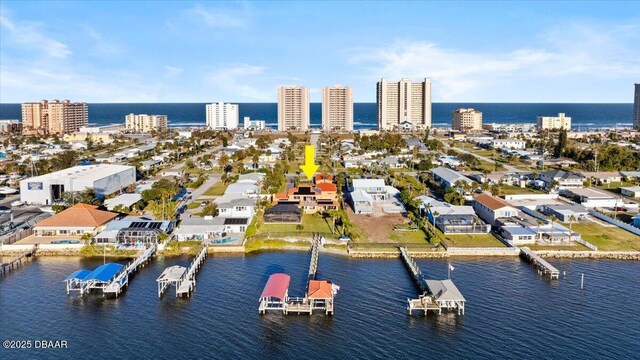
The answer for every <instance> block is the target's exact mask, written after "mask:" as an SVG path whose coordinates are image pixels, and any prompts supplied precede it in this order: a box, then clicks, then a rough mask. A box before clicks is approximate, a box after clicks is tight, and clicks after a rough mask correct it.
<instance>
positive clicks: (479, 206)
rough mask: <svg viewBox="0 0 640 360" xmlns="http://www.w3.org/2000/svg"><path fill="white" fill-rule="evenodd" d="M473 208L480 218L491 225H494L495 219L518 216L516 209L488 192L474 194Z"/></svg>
mask: <svg viewBox="0 0 640 360" xmlns="http://www.w3.org/2000/svg"><path fill="white" fill-rule="evenodd" d="M473 209H474V210H475V212H476V214H478V216H479V217H480V218H481V219H482V220H484V221H485V222H487V223H489V224H491V225H496V220H497V219H500V218H508V217H512V216H518V209H516V208H515V207H513V206H511V204H509V203H508V202H506V201H504V200H503V199H501V198H498V197H495V196H491V195H488V194H480V195H478V196H476V197H475V201H474V203H473Z"/></svg>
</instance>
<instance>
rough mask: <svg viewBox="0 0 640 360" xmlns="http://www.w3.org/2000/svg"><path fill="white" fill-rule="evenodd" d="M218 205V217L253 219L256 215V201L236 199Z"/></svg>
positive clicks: (253, 199)
mask: <svg viewBox="0 0 640 360" xmlns="http://www.w3.org/2000/svg"><path fill="white" fill-rule="evenodd" d="M216 203H217V204H218V211H219V214H218V216H220V217H226V218H232V217H237V218H252V217H253V216H254V215H255V206H256V199H255V198H251V199H246V198H236V199H232V200H229V201H224V202H216Z"/></svg>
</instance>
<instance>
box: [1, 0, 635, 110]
mask: <svg viewBox="0 0 640 360" xmlns="http://www.w3.org/2000/svg"><path fill="white" fill-rule="evenodd" d="M381 77H386V78H388V79H399V78H400V77H411V78H414V79H420V78H424V77H429V78H431V79H432V81H433V100H434V101H435V102H626V103H629V102H632V101H633V83H634V82H640V3H635V2H601V3H599V2H446V3H445V2H406V3H403V2H167V1H162V2H124V1H122V2H120V1H114V2H107V1H104V2H79V1H78V2H49V1H47V2H28V1H8V0H3V1H2V3H1V5H0V102H2V103H14V102H24V101H33V100H39V99H45V98H48V99H53V98H68V99H71V100H75V101H87V102H209V101H220V100H223V101H233V102H272V101H275V100H276V89H277V87H278V86H280V85H289V84H297V85H304V86H308V87H309V88H311V94H312V95H311V100H312V101H314V102H318V101H320V99H321V92H320V89H321V88H322V87H323V86H327V85H333V84H343V85H348V86H351V87H352V88H353V89H354V99H355V101H361V102H374V101H375V83H376V81H378V80H379V79H380V78H381Z"/></svg>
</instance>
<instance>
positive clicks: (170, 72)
mask: <svg viewBox="0 0 640 360" xmlns="http://www.w3.org/2000/svg"><path fill="white" fill-rule="evenodd" d="M164 69H165V70H166V71H165V76H166V77H174V76H178V75H180V74H182V72H184V69H182V68H179V67H175V66H169V65H165V66H164Z"/></svg>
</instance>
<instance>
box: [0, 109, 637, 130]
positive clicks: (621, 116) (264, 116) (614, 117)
mask: <svg viewBox="0 0 640 360" xmlns="http://www.w3.org/2000/svg"><path fill="white" fill-rule="evenodd" d="M239 105H240V121H242V118H243V117H244V116H249V117H251V118H252V119H260V120H265V121H266V123H267V126H269V127H272V128H277V126H278V106H277V104H276V103H240V104H239ZM353 107H354V128H355V129H369V128H377V126H378V121H377V108H376V104H375V103H355V104H354V106H353ZM461 107H471V108H475V109H478V110H480V111H482V113H483V121H484V122H485V123H492V122H495V123H535V121H536V117H537V116H542V115H547V116H552V115H556V114H558V113H560V112H564V113H566V114H567V116H571V117H572V121H573V127H574V128H575V129H588V128H592V129H597V128H614V127H620V128H622V127H631V126H632V125H633V104H546V103H545V104H510V103H434V104H433V107H432V123H433V125H434V126H436V127H442V126H450V124H451V112H452V111H453V110H455V109H458V108H461ZM310 111H311V114H310V116H311V125H312V127H320V126H321V121H322V106H321V104H320V103H312V104H311V109H310ZM129 113H135V114H163V115H167V116H168V121H169V125H170V126H173V127H186V126H203V125H204V124H205V104H204V103H188V104H168V103H158V104H151V103H149V104H89V122H90V123H92V124H96V125H106V124H112V123H124V118H125V115H127V114H129ZM21 116H22V115H21V110H20V104H0V119H20V118H21Z"/></svg>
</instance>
